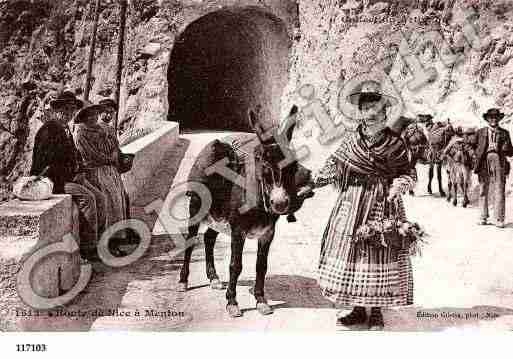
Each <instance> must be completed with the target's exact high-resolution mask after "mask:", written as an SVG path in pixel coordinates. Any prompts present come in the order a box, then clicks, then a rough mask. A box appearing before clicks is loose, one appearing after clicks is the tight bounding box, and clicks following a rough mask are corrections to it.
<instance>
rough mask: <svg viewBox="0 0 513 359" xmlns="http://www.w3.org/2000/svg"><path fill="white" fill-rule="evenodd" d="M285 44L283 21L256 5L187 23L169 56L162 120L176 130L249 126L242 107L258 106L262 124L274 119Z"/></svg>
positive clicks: (282, 78)
mask: <svg viewBox="0 0 513 359" xmlns="http://www.w3.org/2000/svg"><path fill="white" fill-rule="evenodd" d="M289 47H290V40H289V36H288V33H287V29H286V26H285V23H284V22H283V21H282V20H280V19H279V18H277V17H276V16H274V15H272V14H269V13H267V12H265V11H263V10H261V9H259V8H254V7H249V8H240V9H224V10H219V11H215V12H212V13H209V14H207V15H205V16H203V17H201V18H199V19H198V20H196V21H194V22H192V23H191V24H190V25H189V26H188V27H187V28H186V29H185V31H184V32H183V33H182V34H181V35H180V36H179V37H178V38H177V40H176V41H175V45H174V48H173V51H172V53H171V56H170V62H169V69H168V83H169V116H168V119H169V120H171V121H176V122H178V123H179V124H180V128H181V130H182V131H194V130H231V131H251V129H250V127H249V124H248V119H247V113H248V110H249V109H254V108H257V107H258V106H260V121H261V122H262V124H263V125H264V126H265V127H266V128H267V127H269V126H272V125H273V124H277V123H278V122H279V115H280V105H281V96H282V92H283V88H284V87H285V86H286V84H287V80H288V56H289Z"/></svg>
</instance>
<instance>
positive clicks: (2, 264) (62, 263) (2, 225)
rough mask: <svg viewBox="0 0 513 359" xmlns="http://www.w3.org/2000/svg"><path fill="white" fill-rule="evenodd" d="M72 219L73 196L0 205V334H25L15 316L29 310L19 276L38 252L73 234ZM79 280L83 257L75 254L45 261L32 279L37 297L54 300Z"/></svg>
mask: <svg viewBox="0 0 513 359" xmlns="http://www.w3.org/2000/svg"><path fill="white" fill-rule="evenodd" d="M72 217H73V212H72V202H71V196H70V195H54V196H53V197H52V198H50V199H47V200H44V201H20V200H12V201H9V202H7V203H5V204H3V205H0V311H1V312H2V320H0V330H23V325H22V324H20V318H17V317H16V316H15V315H14V313H15V311H16V309H24V310H26V309H29V308H28V307H27V305H26V304H25V303H23V302H22V301H21V299H20V298H19V296H18V292H17V285H16V280H17V274H18V272H19V271H20V270H21V268H22V266H23V263H24V262H25V260H26V259H27V258H29V257H30V256H31V255H32V254H33V253H34V252H36V251H37V250H38V249H40V248H43V247H46V246H48V245H49V244H52V243H56V242H60V241H62V239H63V237H64V236H65V235H66V234H68V233H72V231H73V223H72V222H73V220H72ZM77 244H78V243H77ZM77 247H78V246H77ZM79 276H80V254H79V252H78V251H76V252H75V253H71V254H70V253H63V252H59V253H53V254H51V255H48V256H47V257H44V258H42V259H41V260H40V261H39V262H38V263H37V265H36V266H34V268H32V273H31V276H30V277H31V284H32V288H33V290H34V292H35V293H36V294H38V295H39V296H42V297H46V298H54V297H57V296H59V295H60V294H61V293H62V292H66V291H67V290H69V289H71V288H72V287H73V286H74V285H75V283H76V281H77V280H78V278H79ZM20 325H21V326H20Z"/></svg>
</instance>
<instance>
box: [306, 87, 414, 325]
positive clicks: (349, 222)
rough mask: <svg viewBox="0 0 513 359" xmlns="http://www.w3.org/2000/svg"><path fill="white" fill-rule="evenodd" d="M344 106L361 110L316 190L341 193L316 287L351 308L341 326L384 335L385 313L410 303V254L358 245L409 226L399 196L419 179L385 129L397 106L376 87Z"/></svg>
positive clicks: (401, 145) (356, 93)
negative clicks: (374, 234) (393, 225)
mask: <svg viewBox="0 0 513 359" xmlns="http://www.w3.org/2000/svg"><path fill="white" fill-rule="evenodd" d="M346 100H347V101H348V102H349V104H351V105H353V106H357V108H358V110H359V114H360V115H359V118H358V119H355V120H353V121H354V122H355V124H357V127H356V131H346V132H345V133H344V135H343V137H342V142H341V145H340V147H339V148H338V149H337V150H336V151H335V153H334V154H332V155H331V156H330V157H329V158H328V160H327V162H326V164H325V165H324V167H323V168H322V169H321V170H320V172H319V173H318V174H317V175H316V176H315V177H314V180H313V182H314V183H313V185H312V186H313V187H317V188H318V187H322V186H326V185H328V184H334V185H335V188H336V190H337V192H338V199H337V202H336V204H335V206H334V208H333V210H332V212H331V215H330V218H329V221H328V225H327V227H326V229H325V231H324V235H323V238H322V244H321V253H320V260H319V285H320V287H321V293H322V295H323V296H324V297H326V298H327V299H328V300H330V301H331V302H333V303H334V304H335V305H337V306H350V307H353V310H352V311H351V313H349V314H348V315H345V316H343V317H339V318H338V319H337V325H341V326H346V327H347V326H354V325H358V326H360V325H364V326H366V327H367V328H368V329H371V330H382V329H383V328H384V321H383V314H382V312H381V308H383V307H392V306H394V307H395V306H404V305H410V304H412V303H413V275H412V267H411V262H410V258H409V254H408V253H409V252H408V251H409V248H403V247H402V245H401V246H400V247H397V246H388V247H386V246H376V245H370V244H367V243H368V242H365V241H360V240H359V239H358V238H363V237H360V235H363V233H364V228H366V227H367V226H369V225H370V224H371V223H377V221H384V220H386V219H389V218H397V219H402V220H406V219H405V211H404V206H403V205H402V199H401V194H403V193H406V192H408V190H409V189H411V188H413V185H414V183H415V181H416V172H415V166H414V163H413V161H412V156H411V152H410V151H409V149H408V146H407V144H406V142H405V141H404V140H403V139H402V138H401V136H400V134H399V133H395V132H394V131H393V130H391V129H390V127H387V109H388V108H389V107H391V106H393V105H395V104H397V103H398V101H397V100H396V99H395V98H393V97H390V96H387V95H385V94H383V93H382V91H381V86H380V84H379V83H378V82H375V81H366V82H364V83H362V84H361V85H359V86H358V87H357V88H356V89H354V90H353V91H352V92H351V94H350V95H349V96H348V97H347V99H346ZM388 124H389V126H390V121H388ZM392 127H393V126H392Z"/></svg>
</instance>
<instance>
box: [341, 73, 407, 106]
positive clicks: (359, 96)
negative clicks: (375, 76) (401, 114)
mask: <svg viewBox="0 0 513 359" xmlns="http://www.w3.org/2000/svg"><path fill="white" fill-rule="evenodd" d="M347 101H348V102H349V103H351V104H353V105H355V106H358V105H359V104H360V103H362V102H375V101H383V104H384V105H385V106H386V107H390V106H394V105H397V103H398V101H397V99H396V98H395V97H392V96H389V95H386V94H384V93H383V91H382V90H381V85H380V83H379V82H377V81H373V80H367V81H364V82H362V83H361V84H359V85H358V86H357V87H356V88H354V89H353V92H352V93H351V94H350V95H349V96H348V97H347Z"/></svg>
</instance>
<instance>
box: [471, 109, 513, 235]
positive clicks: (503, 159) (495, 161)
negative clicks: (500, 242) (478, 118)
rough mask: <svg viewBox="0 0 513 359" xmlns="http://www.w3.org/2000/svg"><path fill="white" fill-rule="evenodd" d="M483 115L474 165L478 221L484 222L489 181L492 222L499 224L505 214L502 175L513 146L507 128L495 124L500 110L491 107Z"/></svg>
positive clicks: (504, 182)
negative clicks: (479, 199) (491, 192)
mask: <svg viewBox="0 0 513 359" xmlns="http://www.w3.org/2000/svg"><path fill="white" fill-rule="evenodd" d="M483 118H484V120H485V121H486V122H488V126H487V127H483V128H481V129H479V130H478V133H477V140H478V143H477V150H476V163H475V166H474V172H475V173H476V174H477V175H478V177H479V183H480V185H481V197H482V203H481V205H482V207H481V208H482V210H481V219H480V221H479V224H481V225H485V224H487V222H488V217H489V212H488V195H489V191H490V185H491V186H492V190H493V191H494V201H495V205H494V208H495V217H496V226H497V227H499V228H503V227H504V219H505V214H506V198H505V197H506V194H505V192H506V177H507V176H508V174H509V171H510V164H509V162H508V159H507V157H511V156H513V146H512V144H511V137H510V135H509V132H508V131H507V130H505V129H503V128H502V127H499V122H500V121H501V120H502V119H503V118H504V113H502V112H501V111H500V110H499V109H496V108H491V109H489V110H488V111H487V112H486V113H484V114H483Z"/></svg>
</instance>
